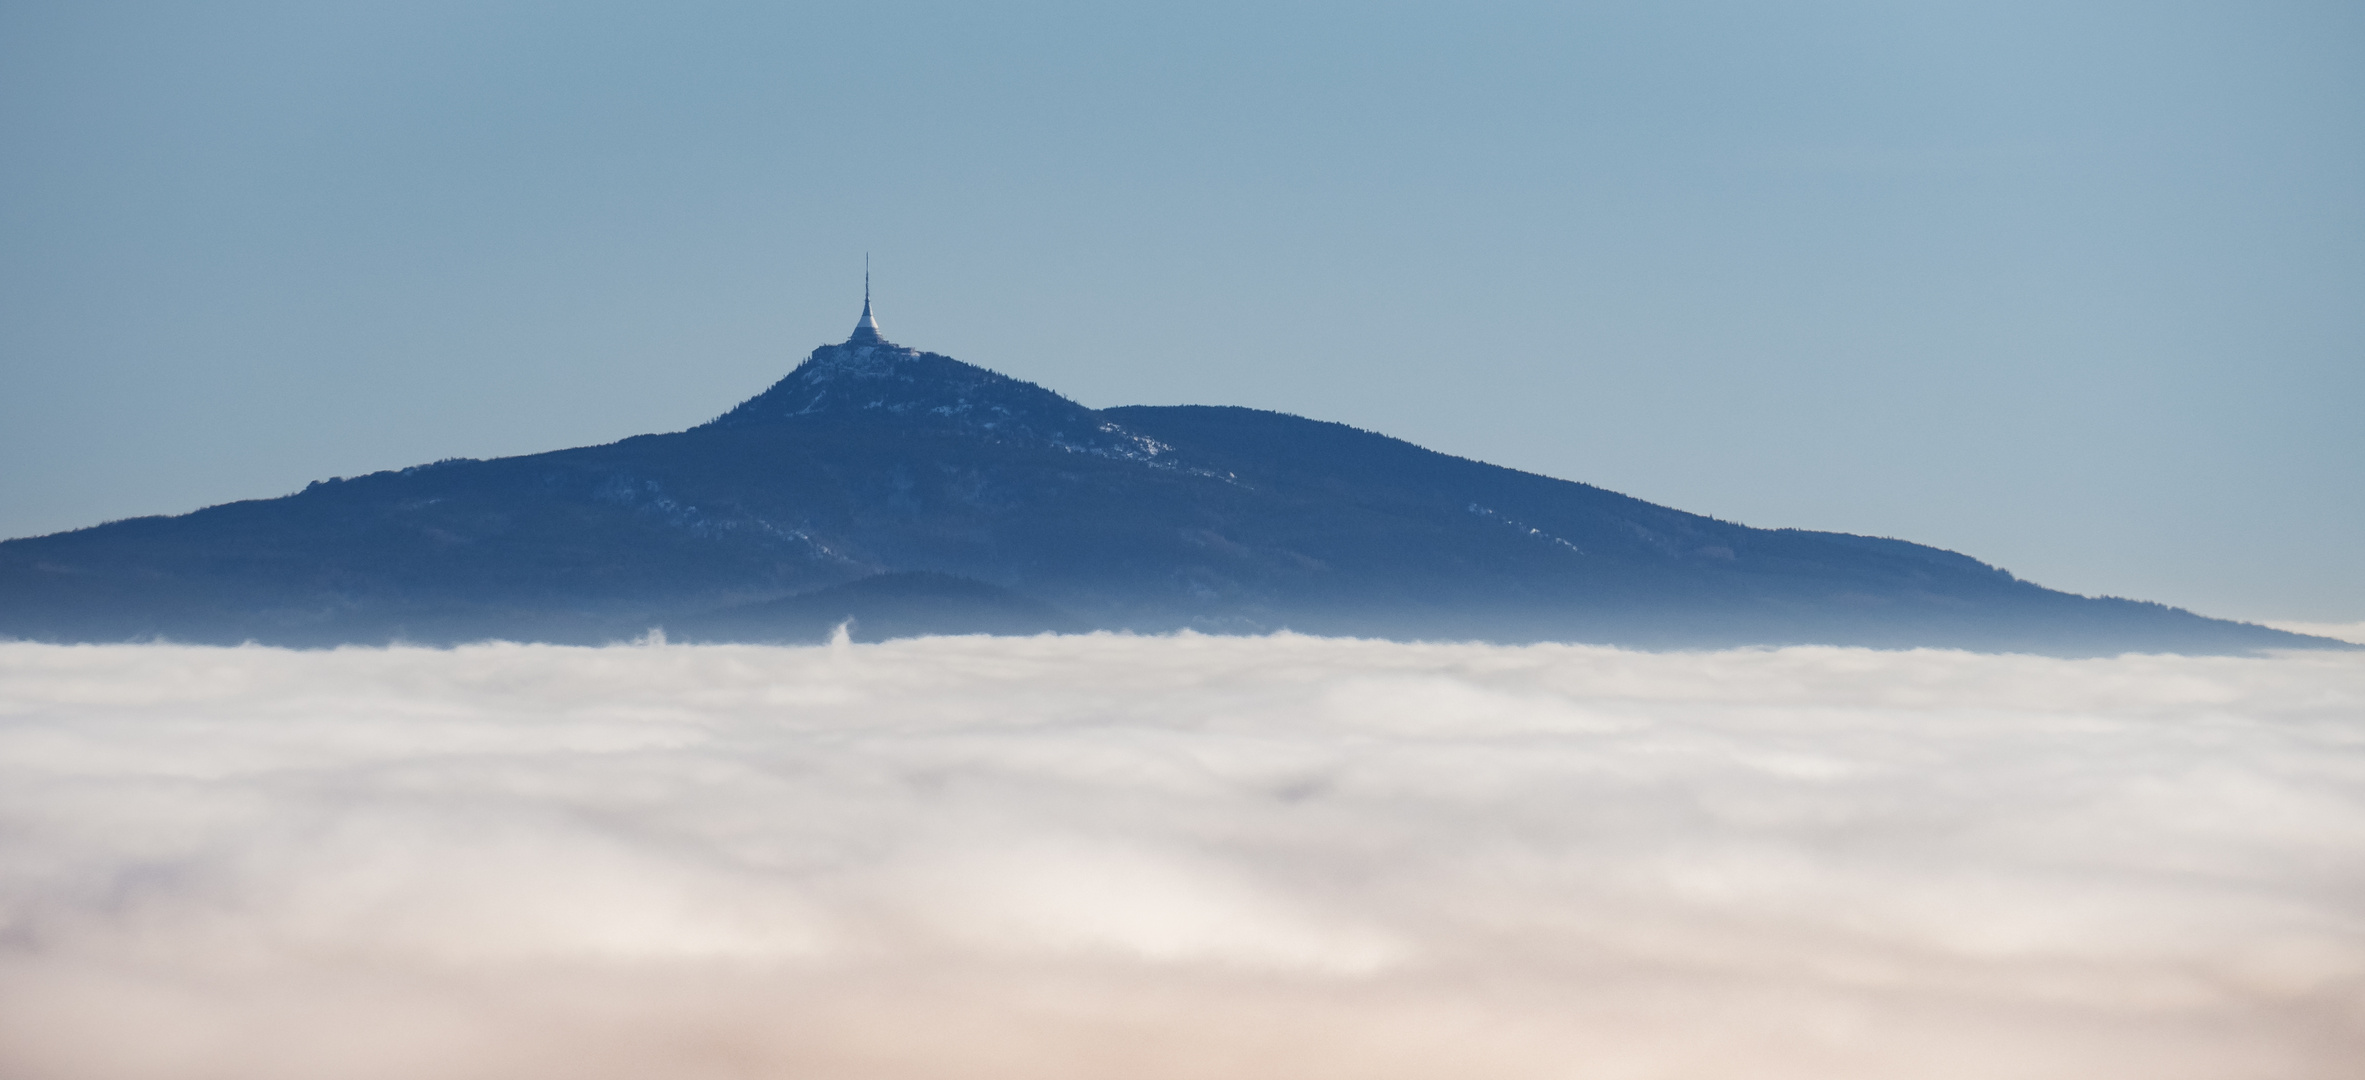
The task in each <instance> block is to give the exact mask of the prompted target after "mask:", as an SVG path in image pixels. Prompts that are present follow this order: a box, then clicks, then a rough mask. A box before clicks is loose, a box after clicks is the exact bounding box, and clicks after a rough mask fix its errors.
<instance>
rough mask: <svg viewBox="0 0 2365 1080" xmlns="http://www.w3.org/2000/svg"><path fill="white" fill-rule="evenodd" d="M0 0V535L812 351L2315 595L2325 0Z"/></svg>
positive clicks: (2346, 175)
mask: <svg viewBox="0 0 2365 1080" xmlns="http://www.w3.org/2000/svg"><path fill="white" fill-rule="evenodd" d="M1143 7H1144V6H1143V5H1105V4H1091V5H1084V4H1077V5H1052V4H1029V5H979V4H957V5H956V4H878V5H856V4H826V5H825V4H809V5H788V4H753V3H750V4H695V3H666V4H646V5H613V4H601V3H592V2H583V0H571V2H564V3H560V2H552V3H541V4H484V3H475V2H471V3H437V2H430V0H403V2H399V3H351V4H335V3H288V4H239V3H227V2H224V3H209V4H204V5H191V4H153V5H125V4H110V3H101V2H84V3H74V4H48V3H24V2H0V535H6V536H17V535H28V534H35V533H42V532H49V531H54V530H59V529H66V528H73V527H79V526H82V525H88V524H93V523H96V522H99V521H102V520H106V519H111V518H118V517H125V516H132V515H137V514H146V513H162V512H174V513H177V512H182V511H186V510H191V509H195V508H197V507H199V506H203V505H207V504H211V503H216V502H222V501H226V500H231V499H237V498H248V497H258V496H272V495H278V494H283V493H286V492H288V491H291V490H294V489H296V488H299V487H301V486H302V485H303V484H304V483H305V482H306V481H309V480H312V479H315V478H321V477H326V476H331V475H354V474H358V473H364V472H369V471H373V470H377V469H384V468H396V467H400V466H403V465H409V464H414V463H418V462H422V461H430V460H434V459H438V458H444V457H455V456H468V457H488V456H495V455H503V454H516V453H526V452H532V451H537V450H545V449H555V448H559V447H563V446H571V445H580V444H585V443H593V442H604V441H608V440H612V439H616V438H621V437H624V436H627V435H632V434H637V433H641V432H648V431H663V430H672V429H678V428H682V427H686V426H688V425H691V424H694V423H697V422H700V421H703V420H705V419H707V418H709V417H711V416H713V415H715V414H717V413H719V412H721V411H723V410H724V409H726V408H728V407H729V406H730V405H732V404H733V403H735V402H737V401H738V400H740V399H742V398H744V397H747V396H749V395H751V394H754V393H755V392H757V391H759V390H761V389H762V388H763V387H764V386H765V385H767V384H768V383H770V382H771V381H772V380H773V379H775V378H777V377H778V376H779V375H781V374H782V373H784V372H785V371H786V370H787V369H788V368H789V367H790V366H792V365H793V364H794V363H795V362H796V361H797V360H798V359H799V358H801V357H802V355H803V354H804V353H805V352H806V351H808V350H809V349H811V348H812V347H813V346H815V345H818V344H821V343H824V342H827V341H834V340H838V339H841V338H843V337H844V336H845V335H846V332H847V331H848V330H849V329H850V328H851V326H852V324H853V320H854V316H855V313H856V311H857V309H858V307H859V304H860V289H861V281H860V276H861V268H862V259H863V255H864V253H865V252H866V251H867V252H869V253H871V254H872V256H873V258H874V260H875V265H876V267H877V283H878V294H879V317H880V321H881V323H882V324H883V326H884V328H885V330H886V333H887V335H888V336H889V337H890V338H892V339H894V340H897V341H899V342H903V343H905V344H909V345H915V346H919V347H923V348H928V349H933V350H936V351H939V352H945V353H949V354H951V355H953V356H956V357H959V358H961V359H964V360H968V361H971V362H974V363H980V364H984V365H986V366H988V367H992V368H995V369H997V370H1000V371H1003V372H1006V373H1008V374H1011V375H1015V376H1018V377H1021V378H1025V379H1029V380H1033V381H1035V382H1039V383H1042V384H1044V385H1046V386H1049V387H1051V388H1053V389H1056V390H1059V391H1061V392H1063V393H1066V394H1068V395H1069V396H1071V397H1074V398H1076V399H1078V400H1080V401H1082V402H1084V403H1085V404H1087V405H1093V406H1107V405H1120V404H1170V403H1184V402H1190V403H1205V404H1236V405H1249V406H1256V407H1261V408H1270V409H1280V410H1285V411H1289V412H1295V413H1300V414H1304V415H1308V416H1314V417H1319V418H1323V419H1330V420H1339V421H1344V422H1347V423H1351V424H1355V425H1357V426H1361V427H1366V428H1372V429H1375V430H1379V431H1383V432H1387V433H1389V434H1393V435H1398V436H1401V437H1404V438H1408V439H1411V440H1413V441H1415V442H1419V443H1421V444H1423V445H1426V446H1430V447H1432V448H1435V449H1438V450H1443V451H1448V452H1451V453H1456V454H1461V455H1465V456H1469V457H1476V458H1481V459H1485V460H1488V461H1493V462H1497V463H1500V464H1505V465H1512V466H1516V467H1519V468H1524V469H1530V470H1533V471H1536V472H1542V473H1547V474H1550V475H1553V476H1560V477H1566V478H1569V479H1576V480H1583V481H1587V482H1590V483H1595V484H1600V485H1602V486H1605V487H1609V488H1612V489H1615V490H1618V491H1623V492H1626V493H1628V494H1632V495H1635V496H1639V497H1641V498H1645V499H1649V500H1652V501H1655V502H1660V503H1664V504H1668V505H1672V506H1676V507H1680V508H1682V509H1685V510H1691V511H1695V512H1699V513H1707V514H1714V515H1716V516H1718V517H1721V518H1725V519H1728V520H1736V521H1741V522H1744V523H1747V524H1752V525H1762V526H1797V527H1806V528H1820V529H1836V530H1844V531H1849V532H1861V533H1871V534H1878V535H1887V536H1897V537H1903V538H1906V539H1911V540H1917V541H1921V542H1924V543H1930V544H1936V545H1940V546H1943V547H1948V548H1953V549H1956V550H1959V551H1963V552H1966V553H1968V554H1971V555H1974V556H1977V557H1979V558H1982V559H1985V560H1988V561H1990V562H1993V563H1996V564H1998V565H2001V566H2003V567H2006V568H2007V569H2010V570H2012V571H2014V572H2015V573H2018V574H2020V575H2021V576H2023V577H2028V578H2032V579H2034V580H2037V581H2040V582H2043V583H2045V584H2048V585H2052V586H2055V587H2059V588H2065V589H2070V590H2073V591H2077V592H2083V593H2109V594H2117V595H2128V596H2137V597H2142V598H2146V599H2154V600H2160V601H2164V602H2168V603H2174V604H2179V605H2184V606H2190V607H2193V608H2196V609H2198V610H2201V611H2203V612H2206V613H2210V614H2219V615H2228V616H2234V617H2241V618H2287V619H2320V620H2354V619H2365V570H2361V569H2360V564H2359V555H2358V553H2359V551H2360V550H2365V420H2360V415H2361V414H2365V7H2361V6H2359V5H2356V4H2354V3H2272V2H2259V0H2250V2H2243V3H2215V4H2191V3H2163V2H2157V0H2154V2H2144V3H2120V4H2102V3H2076V2H2059V0H2054V2H2046V3H1997V2H1983V3H1963V4H1923V3H1913V4H1895V3H1892V4H1875V3H1758V4H1683V3H1654V4H1600V5H1579V4H1568V3H1551V4H1533V5H1513V4H1498V5H1472V4H1467V3H1462V4H1450V5H1449V4H1434V5H1424V6H1413V5H1403V4H1385V3H1382V4H1373V3H1358V4H1335V5H1314V4H1286V3H1284V4H1275V3H1255V4H1243V5H1238V6H1224V5H1217V4H1201V5H1192V6H1190V7H1188V8H1187V9H1183V10H1168V11H1145V10H1142V8H1143Z"/></svg>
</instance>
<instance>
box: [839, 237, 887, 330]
mask: <svg viewBox="0 0 2365 1080" xmlns="http://www.w3.org/2000/svg"><path fill="white" fill-rule="evenodd" d="M886 340H887V339H886V338H883V337H880V336H879V320H877V319H874V318H871V315H870V253H869V252H867V251H866V252H863V253H862V318H861V320H859V321H857V322H856V323H855V324H854V336H853V337H850V338H847V339H846V344H848V345H878V344H882V343H884V342H885V341H886Z"/></svg>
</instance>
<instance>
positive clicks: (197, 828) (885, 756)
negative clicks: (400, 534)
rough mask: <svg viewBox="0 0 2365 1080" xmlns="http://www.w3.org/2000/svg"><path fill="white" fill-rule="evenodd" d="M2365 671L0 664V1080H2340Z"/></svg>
mask: <svg viewBox="0 0 2365 1080" xmlns="http://www.w3.org/2000/svg"><path fill="white" fill-rule="evenodd" d="M2360 1060H2365V655H2361V654H2355V653H2350V654H2320V653H2316V654H2296V655H2291V656H2286V657H2277V658H2270V659H2230V658H2176V657H2123V658H2118V659H2110V660H2077V661H2070V660H2053V659H2043V658H2031V657H2008V656H1980V655H1970V654H1963V653H1951V652H1910V653H1891V652H1871V651H1864V650H1847V649H1830V648H1794V649H1782V650H1759V651H1739V652H1724V653H1708V654H1645V653H1633V652H1623V651H1619V650H1614V649H1607V648H1593V647H1572V646H1536V647H1527V648H1506V647H1494V646H1477V645H1405V644H1393V643H1383V642H1360V641H1340V640H1328V639H1317V638H1303V637H1291V636H1280V637H1274V638H1262V639H1243V638H1204V637H1193V636H1183V637H1177V638H1131V637H1116V636H1106V635H1101V636H1093V637H1069V638H1039V639H1007V638H1003V639H988V638H963V639H933V640H921V641H903V642H893V643H889V644H885V645H860V646H847V645H838V646H832V647H826V648H809V649H794V648H761V647H739V646H705V647H682V646H665V645H642V646H623V647H614V648H607V649H581V648H563V647H547V646H516V645H486V646H477V647H469V648H462V649H456V650H449V651H438V650H427V649H392V650H365V649H348V650H339V651H334V652H311V653H298V652H287V651H280V650H273V649H261V648H243V649H208V648H182V647H172V646H99V647H88V646H85V647H54V646H40V645H25V644H6V645H0V1075H6V1076H9V1077H23V1078H85V1077H107V1078H148V1077H158V1078H162V1077H173V1078H176V1080H178V1078H189V1077H217V1076H218V1077H239V1078H255V1080H272V1078H291V1080H292V1078H313V1077H322V1076H336V1077H340V1078H351V1080H374V1078H380V1077H383V1078H388V1080H393V1078H402V1080H419V1078H443V1077H486V1078H492V1077H501V1078H529V1080H531V1078H541V1077H549V1078H561V1077H564V1078H569V1080H582V1078H606V1077H616V1078H624V1077H635V1078H637V1077H651V1076H665V1077H673V1078H707V1077H713V1078H722V1077H775V1076H778V1077H847V1078H869V1077H923V1078H934V1077H946V1078H950V1077H963V1078H979V1077H1029V1078H1066V1077H1077V1078H1083V1077H1119V1076H1122V1077H1128V1078H1167V1077H1172V1078H1184V1077H1191V1078H1198V1077H1207V1078H1214V1077H1224V1078H1256V1077H1277V1078H1278V1077H1291V1078H1321V1077H1340V1078H1346V1077H1355V1078H1391V1077H1406V1078H1412V1077H1422V1078H1429V1077H1443V1076H1457V1077H1458V1076H1484V1077H1490V1078H1525V1077H1555V1078H1597V1077H1598V1078H1622V1080H1623V1078H1641V1077H1686V1078H1701V1077H1722V1076H1733V1077H1750V1078H1780V1077H1800V1078H1807V1077H1812V1078H1817V1080H1836V1078H1850V1077H1882V1078H1899V1077H1963V1078H1981V1080H1986V1078H1992V1077H1998V1076H2011V1077H2016V1078H2050V1077H2061V1078H2073V1077H2074V1078H2077V1080H2095V1078H2110V1077H2144V1078H2152V1077H2175V1078H2181V1077H2191V1078H2196V1080H2198V1078H2208V1080H2226V1078H2241V1077H2259V1078H2266V1077H2275V1078H2312V1077H2324V1078H2331V1077H2335V1076H2349V1075H2354V1072H2353V1070H2354V1063H2355V1062H2357V1061H2360Z"/></svg>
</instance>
